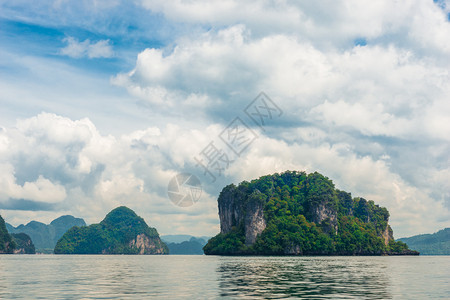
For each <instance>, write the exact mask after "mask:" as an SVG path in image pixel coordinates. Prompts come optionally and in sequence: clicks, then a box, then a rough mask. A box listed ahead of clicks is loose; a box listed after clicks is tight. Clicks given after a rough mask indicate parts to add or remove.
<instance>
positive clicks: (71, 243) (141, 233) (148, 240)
mask: <svg viewBox="0 0 450 300" xmlns="http://www.w3.org/2000/svg"><path fill="white" fill-rule="evenodd" d="M54 253H55V254H168V253H169V250H168V248H167V245H166V244H164V242H162V241H161V239H160V238H159V234H158V231H157V230H156V229H155V228H152V227H149V226H148V225H147V223H145V221H144V219H142V218H141V217H139V216H138V215H136V213H135V212H134V211H132V210H131V209H129V208H127V207H125V206H120V207H118V208H116V209H114V210H112V211H111V212H110V213H108V214H107V215H106V217H105V218H104V219H103V221H101V222H100V223H99V224H92V225H89V226H81V227H78V226H75V227H72V228H71V229H69V230H68V231H67V232H66V233H65V234H64V235H63V236H62V237H61V239H60V240H59V241H58V242H57V243H56V246H55V250H54Z"/></svg>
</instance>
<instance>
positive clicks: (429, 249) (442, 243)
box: [399, 228, 450, 255]
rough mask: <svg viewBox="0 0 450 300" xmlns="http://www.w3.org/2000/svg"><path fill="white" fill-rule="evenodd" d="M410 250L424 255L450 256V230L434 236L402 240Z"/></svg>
mask: <svg viewBox="0 0 450 300" xmlns="http://www.w3.org/2000/svg"><path fill="white" fill-rule="evenodd" d="M399 241H402V242H404V243H406V244H407V245H408V246H409V248H411V249H414V250H417V251H419V252H420V254H424V255H450V228H445V229H442V230H439V231H438V232H436V233H433V234H421V235H415V236H412V237H409V238H401V239H399Z"/></svg>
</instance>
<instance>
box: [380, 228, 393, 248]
mask: <svg viewBox="0 0 450 300" xmlns="http://www.w3.org/2000/svg"><path fill="white" fill-rule="evenodd" d="M381 237H382V238H383V240H384V244H385V245H387V244H389V242H390V241H393V240H394V232H393V231H392V228H391V226H389V225H386V229H384V231H383V234H382V236H381Z"/></svg>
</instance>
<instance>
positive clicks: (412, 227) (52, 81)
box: [0, 0, 450, 237]
mask: <svg viewBox="0 0 450 300" xmlns="http://www.w3.org/2000/svg"><path fill="white" fill-rule="evenodd" d="M391 2H392V1H377V2H375V3H362V2H361V1H356V0H341V1H328V2H320V3H316V2H315V1H302V2H300V3H297V2H295V1H246V2H244V3H240V2H239V1H233V0H227V1H203V0H194V1H182V0H180V1H173V2H168V1H158V0H153V1H150V0H140V1H133V2H130V1H120V0H115V1H102V0H97V1H64V0H54V1H50V0H49V1H38V2H35V1H14V2H11V1H0V90H1V93H0V102H1V109H0V129H1V131H0V157H1V158H0V166H1V168H0V213H1V215H2V216H4V217H5V218H6V220H7V221H8V222H10V223H12V224H14V225H18V224H20V223H27V222H29V221H30V220H33V219H34V220H39V221H43V222H49V221H51V220H52V219H54V218H56V217H58V216H60V215H62V214H72V215H75V216H77V217H83V218H85V219H86V221H87V222H88V223H93V222H98V221H100V220H101V218H102V217H103V216H104V215H105V214H106V213H107V212H108V211H110V210H111V209H112V208H114V207H116V206H118V205H127V206H129V207H130V208H132V209H134V210H136V211H137V212H138V213H139V214H140V215H142V216H143V217H144V218H145V219H146V220H147V221H148V223H149V224H150V225H152V226H155V227H156V228H158V230H159V231H160V232H162V233H164V234H184V233H186V234H196V235H213V234H215V233H216V232H218V230H219V227H218V224H219V221H218V216H217V202H216V199H217V196H218V193H219V192H220V190H221V188H222V187H223V186H224V185H226V184H229V183H232V182H233V183H239V182H240V181H242V180H251V179H254V178H257V177H259V176H262V175H265V174H271V173H275V172H282V171H284V170H287V169H290V170H306V171H307V172H313V171H316V170H317V171H319V172H321V173H323V174H325V175H327V176H328V177H330V178H331V179H332V180H333V181H334V183H335V184H336V186H337V187H338V188H340V189H344V190H347V191H349V192H352V195H353V196H361V197H364V198H367V199H373V200H375V201H376V202H377V203H379V204H381V205H383V206H386V207H387V208H388V209H389V211H390V213H391V221H390V223H391V224H392V226H393V228H394V233H395V236H396V237H401V236H408V235H413V234H418V233H428V232H434V231H437V230H438V229H441V228H443V227H448V226H450V212H449V209H450V193H449V191H450V185H449V183H450V180H449V179H450V156H449V153H450V138H449V137H450V102H449V100H448V95H449V93H450V81H449V80H450V75H449V67H450V63H449V61H450V59H449V56H450V40H449V39H448V36H450V23H449V21H448V20H449V18H448V15H449V12H450V11H449V3H448V2H447V1H397V2H395V3H391ZM261 91H264V92H265V93H266V94H267V95H268V96H269V97H270V98H271V99H272V100H273V103H275V104H276V105H278V107H279V108H280V109H281V110H282V111H283V114H282V115H281V116H279V117H274V118H272V119H271V120H270V122H269V121H268V122H267V124H266V126H265V127H264V128H261V127H259V126H257V125H256V124H254V123H253V122H252V120H251V119H249V118H248V116H247V115H246V114H245V112H244V109H245V107H246V106H247V105H249V103H250V102H251V101H252V100H253V99H254V98H255V97H256V96H257V95H258V94H259V93H260V92H261ZM236 117H239V118H241V120H242V121H243V122H245V124H246V125H247V126H249V127H251V130H253V132H254V133H255V135H256V136H257V138H256V139H255V140H254V141H253V142H252V143H251V145H249V146H248V148H246V150H245V151H244V152H242V153H241V155H240V156H239V157H236V156H235V157H233V152H232V151H230V148H227V146H226V144H224V141H223V140H222V139H221V138H220V136H221V135H220V134H221V132H223V130H224V129H225V128H226V127H227V125H228V124H229V123H230V122H231V121H232V120H233V119H235V118H236ZM210 142H213V143H214V144H215V145H217V147H218V148H220V150H222V151H223V153H225V154H226V155H228V156H229V157H230V158H232V160H234V161H233V162H232V163H230V164H229V165H227V167H226V168H224V169H223V171H222V172H221V174H220V176H217V181H216V182H213V183H211V181H210V178H208V177H207V176H204V174H203V170H202V169H201V168H200V167H199V166H196V160H195V158H196V157H197V158H198V157H199V155H201V153H202V150H204V149H205V147H207V145H209V143H210ZM179 172H191V173H193V174H195V175H196V176H198V178H199V179H200V180H201V181H202V187H203V189H204V190H203V194H202V197H201V199H200V200H199V202H198V203H196V204H195V205H193V206H191V207H187V208H181V207H178V206H175V205H173V204H172V203H171V201H170V200H169V199H168V197H167V184H168V182H169V181H170V179H171V178H172V177H173V176H174V175H176V174H177V173H179ZM216 175H218V174H216Z"/></svg>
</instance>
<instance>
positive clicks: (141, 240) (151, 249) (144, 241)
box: [128, 233, 166, 254]
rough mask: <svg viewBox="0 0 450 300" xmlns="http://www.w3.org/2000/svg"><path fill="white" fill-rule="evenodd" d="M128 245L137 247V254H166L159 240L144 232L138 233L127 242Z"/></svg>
mask: <svg viewBox="0 0 450 300" xmlns="http://www.w3.org/2000/svg"><path fill="white" fill-rule="evenodd" d="M128 246H129V247H130V248H137V249H138V253H137V254H166V251H165V249H164V247H163V246H162V242H161V241H160V240H157V239H151V238H149V237H148V236H147V235H146V234H144V233H141V234H138V235H137V236H136V238H134V239H132V240H131V241H130V242H129V243H128Z"/></svg>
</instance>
